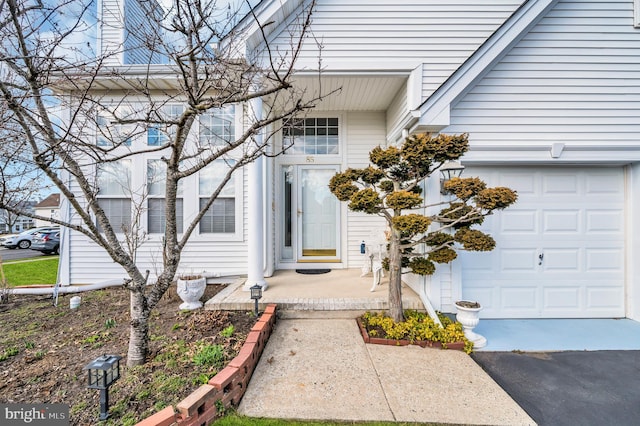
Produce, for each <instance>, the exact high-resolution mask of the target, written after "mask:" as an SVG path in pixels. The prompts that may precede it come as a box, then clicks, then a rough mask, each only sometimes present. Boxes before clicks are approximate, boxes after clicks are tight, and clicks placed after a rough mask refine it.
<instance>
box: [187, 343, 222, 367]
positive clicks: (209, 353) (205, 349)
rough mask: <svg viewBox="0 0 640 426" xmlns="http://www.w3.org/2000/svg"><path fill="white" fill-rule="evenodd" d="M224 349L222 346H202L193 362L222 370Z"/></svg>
mask: <svg viewBox="0 0 640 426" xmlns="http://www.w3.org/2000/svg"><path fill="white" fill-rule="evenodd" d="M224 360H225V356H224V348H223V347H222V345H209V344H205V345H203V346H201V347H200V348H199V349H198V351H197V352H196V354H195V355H194V356H193V362H194V363H195V364H196V365H205V366H213V367H217V368H221V367H222V366H223V364H224Z"/></svg>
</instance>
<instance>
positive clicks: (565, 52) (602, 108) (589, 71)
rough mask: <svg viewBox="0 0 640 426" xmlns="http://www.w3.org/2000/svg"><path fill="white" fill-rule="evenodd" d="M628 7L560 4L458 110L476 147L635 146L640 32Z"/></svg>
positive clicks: (456, 116)
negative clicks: (632, 19) (633, 23)
mask: <svg viewBox="0 0 640 426" xmlns="http://www.w3.org/2000/svg"><path fill="white" fill-rule="evenodd" d="M631 16H632V3H631V2H629V1H584V2H575V1H560V2H559V3H558V4H557V5H556V6H555V7H554V8H553V9H552V10H551V11H550V12H549V13H548V15H547V16H546V17H544V18H543V19H542V20H541V21H540V22H539V23H538V24H537V25H536V26H535V27H534V28H533V29H532V30H531V31H530V32H529V33H528V34H527V35H525V37H524V38H523V39H522V40H521V41H520V42H519V43H518V44H517V45H516V46H515V47H514V48H513V49H511V50H510V51H509V52H508V53H507V54H506V56H504V57H503V58H502V59H501V60H500V62H499V63H497V64H496V65H495V66H494V67H493V68H492V70H491V71H490V72H489V73H487V75H486V76H485V77H484V78H482V79H481V80H480V81H479V83H477V84H476V85H475V86H474V87H473V88H472V89H471V90H470V91H469V92H468V94H466V95H465V96H464V97H462V99H461V100H460V101H459V102H457V103H456V104H455V105H454V106H453V109H452V113H451V123H452V125H451V126H450V127H448V128H447V129H445V131H446V132H448V133H459V132H468V133H469V134H470V140H471V143H472V146H480V145H484V144H486V145H494V146H495V145H505V146H507V145H508V146H513V145H534V146H535V145H545V146H549V145H550V143H553V142H562V143H564V144H566V145H567V146H568V147H570V146H571V145H580V146H607V145H618V146H620V145H637V143H638V140H639V138H638V135H639V134H640V120H638V117H640V55H638V46H640V31H638V30H637V29H634V28H633V26H632V21H631Z"/></svg>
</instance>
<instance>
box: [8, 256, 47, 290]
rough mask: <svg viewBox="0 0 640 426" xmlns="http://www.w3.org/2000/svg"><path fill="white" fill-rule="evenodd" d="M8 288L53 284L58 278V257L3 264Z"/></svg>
mask: <svg viewBox="0 0 640 426" xmlns="http://www.w3.org/2000/svg"><path fill="white" fill-rule="evenodd" d="M2 268H3V269H4V276H5V278H6V280H7V284H8V285H9V287H15V286H18V285H29V284H55V283H56V279H57V278H58V256H51V257H42V258H36V259H27V260H23V261H9V262H3V265H2Z"/></svg>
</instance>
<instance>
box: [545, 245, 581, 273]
mask: <svg viewBox="0 0 640 426" xmlns="http://www.w3.org/2000/svg"><path fill="white" fill-rule="evenodd" d="M581 258H582V250H580V248H579V247H573V248H564V249H547V250H545V251H544V257H543V259H542V265H539V266H542V269H543V270H544V271H551V272H571V273H574V272H578V271H581V270H582V269H583V267H582V264H583V262H581Z"/></svg>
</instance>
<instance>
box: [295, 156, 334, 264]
mask: <svg viewBox="0 0 640 426" xmlns="http://www.w3.org/2000/svg"><path fill="white" fill-rule="evenodd" d="M337 171H338V169H337V167H333V166H300V167H299V177H300V183H299V185H298V188H299V194H300V195H299V197H298V211H297V215H298V229H299V230H300V232H299V250H298V260H307V261H313V260H326V259H334V260H335V259H336V258H337V256H338V199H337V198H336V197H335V196H334V195H333V194H332V193H331V191H329V180H330V179H331V178H332V177H333V175H335V174H336V172H337Z"/></svg>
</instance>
